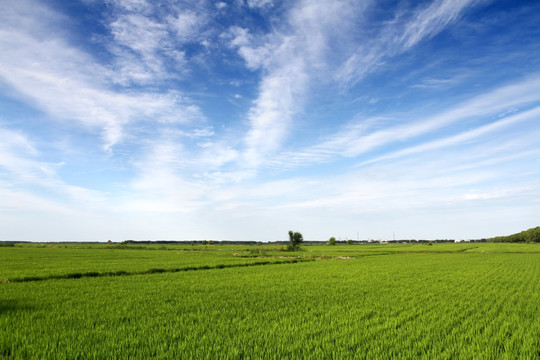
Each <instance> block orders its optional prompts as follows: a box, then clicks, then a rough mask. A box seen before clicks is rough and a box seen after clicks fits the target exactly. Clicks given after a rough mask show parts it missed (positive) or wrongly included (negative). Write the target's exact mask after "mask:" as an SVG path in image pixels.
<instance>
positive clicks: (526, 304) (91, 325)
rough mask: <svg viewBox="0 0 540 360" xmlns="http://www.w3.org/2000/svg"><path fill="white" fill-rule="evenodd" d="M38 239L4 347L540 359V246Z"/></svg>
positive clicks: (23, 261) (10, 289)
mask: <svg viewBox="0 0 540 360" xmlns="http://www.w3.org/2000/svg"><path fill="white" fill-rule="evenodd" d="M24 246H26V247H23V245H17V246H15V247H11V248H0V261H1V267H0V281H2V283H1V284H0V289H1V290H0V357H2V358H13V359H18V358H21V359H26V358H45V359H47V358H50V359H52V358H70V359H76V358H81V359H82V358H84V359H87V358H130V359H132V358H140V359H143V358H164V359H165V358H197V359H215V358H231V359H239V358H275V359H281V358H366V359H374V358H379V359H387V358H426V359H433V358H443V359H444V358H460V359H473V358H474V359H490V358H491V359H494V358H497V359H498V358H507V359H515V358H524V359H537V358H539V357H540V321H538V319H539V318H540V246H539V245H536V244H465V243H461V244H434V245H433V246H427V245H423V244H422V245H420V244H410V245H338V246H307V245H306V246H303V250H304V251H300V252H291V253H287V252H285V253H284V252H281V251H279V248H280V247H279V246H276V245H264V246H261V245H259V246H242V245H227V246H223V245H212V246H189V245H185V246H169V247H144V248H143V247H140V248H139V249H135V248H120V247H118V248H114V247H109V248H108V247H107V246H106V245H89V246H81V245H80V244H79V245H74V244H71V245H66V246H61V245H50V246H38V245H35V246H30V245H24ZM188 270H189V271H188ZM70 274H71V275H73V274H80V275H81V276H69V275H70ZM84 274H90V275H91V276H82V275H84Z"/></svg>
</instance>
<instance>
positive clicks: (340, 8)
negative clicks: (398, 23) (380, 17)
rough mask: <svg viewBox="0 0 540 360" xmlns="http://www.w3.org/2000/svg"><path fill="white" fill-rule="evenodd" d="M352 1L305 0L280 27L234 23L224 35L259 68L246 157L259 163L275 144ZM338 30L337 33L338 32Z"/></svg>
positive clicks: (299, 106) (341, 27)
mask: <svg viewBox="0 0 540 360" xmlns="http://www.w3.org/2000/svg"><path fill="white" fill-rule="evenodd" d="M360 8H361V6H358V5H355V4H354V2H348V1H341V2H335V3H332V4H328V3H325V2H313V1H303V2H300V3H299V4H298V5H296V6H294V7H293V8H292V9H290V10H289V12H288V17H287V20H286V24H284V25H282V27H283V28H282V29H276V30H275V31H273V32H271V33H269V34H265V35H262V36H255V35H254V34H250V33H249V32H248V30H246V29H243V28H239V27H232V28H231V29H230V30H229V33H228V34H226V35H225V36H226V37H227V36H228V38H229V39H230V45H231V46H232V47H234V48H236V49H237V50H238V54H239V55H240V56H241V57H242V58H243V59H244V60H245V62H246V65H247V67H248V68H250V69H252V70H255V69H261V70H262V72H263V77H262V79H261V81H260V84H259V93H258V97H257V99H256V100H255V101H254V102H253V106H252V107H251V109H250V110H249V113H248V120H249V130H248V132H247V134H246V136H245V145H246V151H245V155H244V157H245V161H247V163H248V164H251V165H255V166H257V165H258V164H260V163H261V162H262V161H263V158H264V157H265V156H266V155H267V154H271V153H272V152H274V151H276V150H277V149H279V147H280V145H281V144H282V143H283V141H284V139H285V138H286V137H287V135H288V132H289V127H290V125H291V122H292V120H293V118H294V116H295V115H297V114H298V113H299V112H300V111H301V110H302V108H303V105H304V102H305V97H306V91H307V89H308V88H309V86H310V81H311V80H312V78H313V77H315V76H316V73H317V69H320V68H321V67H324V66H325V62H324V60H323V59H324V58H325V57H326V56H327V54H326V51H327V50H328V48H329V47H330V44H329V40H330V39H331V38H332V37H334V36H338V35H339V34H341V33H345V32H346V31H347V29H348V26H347V22H348V21H349V20H350V14H351V13H353V12H354V13H358V11H352V9H354V10H358V9H360ZM336 33H338V34H336Z"/></svg>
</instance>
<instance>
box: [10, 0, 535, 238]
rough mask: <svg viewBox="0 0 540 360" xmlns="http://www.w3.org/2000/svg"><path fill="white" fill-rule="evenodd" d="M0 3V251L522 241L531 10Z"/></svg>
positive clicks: (251, 2)
mask: <svg viewBox="0 0 540 360" xmlns="http://www.w3.org/2000/svg"><path fill="white" fill-rule="evenodd" d="M0 5H1V7H0V8H1V10H0V239H1V240H32V241H68V240H71V241H86V240H94V241H95V240H97V241H106V240H108V239H111V240H114V241H121V240H124V239H138V240H142V239H151V240H160V239H171V240H184V239H216V240H260V241H268V240H286V239H287V232H288V230H291V229H292V230H295V231H300V232H302V233H303V234H304V238H306V239H310V240H326V239H328V238H329V237H330V236H336V237H339V238H342V239H345V238H352V239H356V238H357V237H359V238H360V239H377V238H381V239H391V238H392V237H393V236H394V233H395V236H396V238H399V239H441V238H442V239H446V238H447V239H469V238H481V237H488V236H494V235H504V234H510V233H515V232H519V231H521V230H524V229H527V228H530V227H534V226H538V225H539V220H540V218H539V214H540V196H539V195H540V145H539V144H540V141H539V140H538V139H540V41H539V39H540V22H539V21H538V20H539V14H540V3H538V2H537V1H483V0H440V1H386V0H384V1H375V0H373V1H369V0H366V1H345V0H344V1H316V0H310V1H284V2H280V1H274V0H233V1H204V0H203V1H187V0H186V1H173V0H170V1H164V2H154V1H146V0H107V1H97V0H96V1H94V0H73V1H47V0H40V1H31V0H19V1H9V0H0Z"/></svg>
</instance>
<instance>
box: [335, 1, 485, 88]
mask: <svg viewBox="0 0 540 360" xmlns="http://www.w3.org/2000/svg"><path fill="white" fill-rule="evenodd" d="M476 3H478V0H458V1H455V0H437V1H434V2H432V3H431V4H430V5H428V6H427V7H425V8H420V9H418V10H416V11H415V12H414V13H412V15H409V16H407V15H406V14H403V13H400V14H397V16H396V18H395V19H394V21H391V22H388V23H387V25H386V26H385V27H384V28H383V29H382V30H381V31H380V32H379V33H378V34H377V35H376V36H375V37H373V36H372V35H370V37H367V38H365V39H363V40H364V41H361V42H360V44H359V46H358V47H357V48H356V50H354V51H353V53H352V54H351V55H349V56H348V57H347V60H346V61H344V62H343V65H342V66H341V69H339V71H338V72H337V75H336V79H337V80H339V81H340V82H343V84H344V85H345V86H347V87H350V86H353V85H355V84H356V83H358V81H360V80H362V78H364V76H366V75H367V74H369V73H371V72H373V71H374V70H375V69H377V68H378V67H380V66H381V65H382V64H384V63H385V61H386V60H387V59H388V58H390V57H393V56H396V55H398V54H400V53H403V52H405V51H408V50H410V48H412V47H414V46H415V45H417V44H418V43H420V42H421V41H424V40H427V39H430V38H432V37H433V36H435V35H437V34H438V33H440V32H441V31H443V30H444V29H445V28H447V27H448V26H449V25H451V24H452V23H454V22H456V21H457V20H458V19H459V18H460V17H461V15H462V14H463V13H464V12H465V11H466V10H467V9H468V8H470V7H472V6H473V5H474V4H476Z"/></svg>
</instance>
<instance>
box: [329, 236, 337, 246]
mask: <svg viewBox="0 0 540 360" xmlns="http://www.w3.org/2000/svg"><path fill="white" fill-rule="evenodd" d="M328 245H336V238H335V237H333V236H332V237H331V238H330V239H328Z"/></svg>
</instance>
